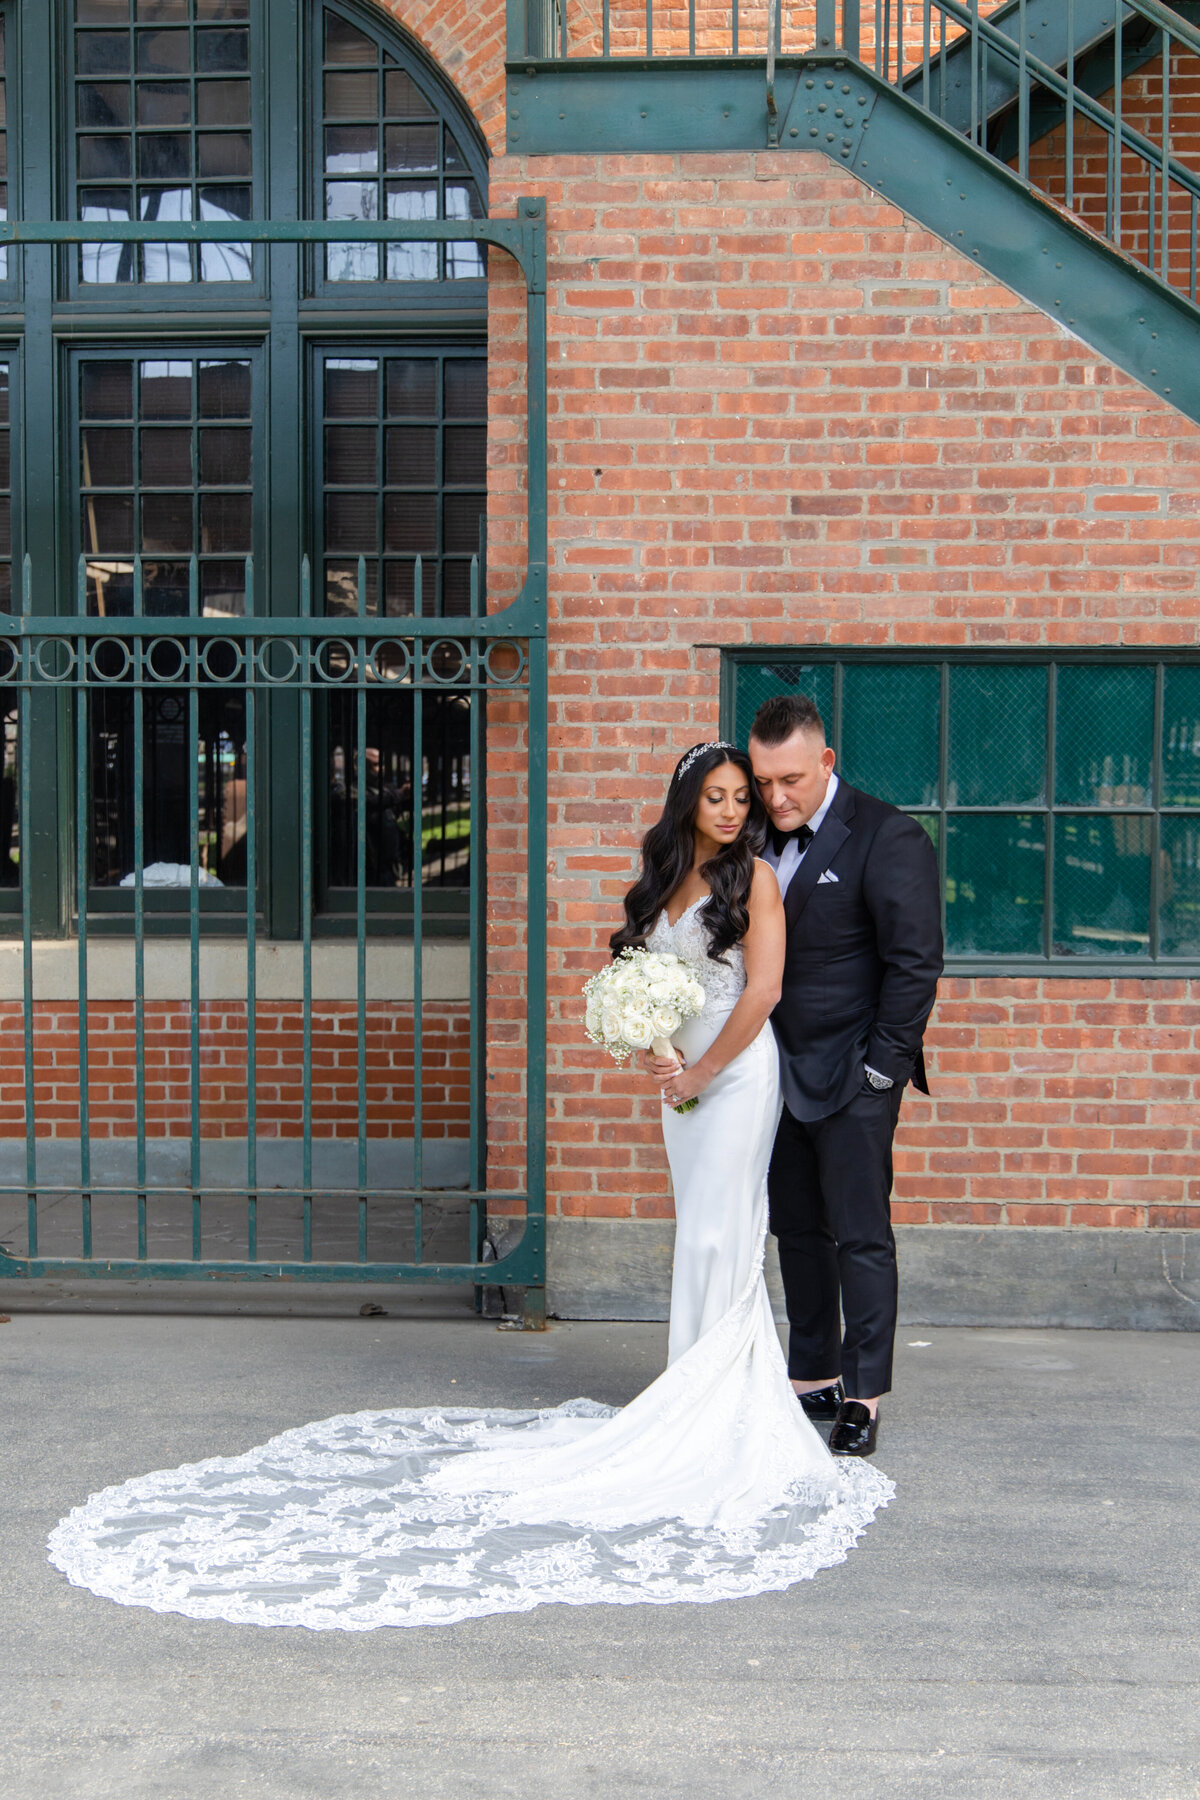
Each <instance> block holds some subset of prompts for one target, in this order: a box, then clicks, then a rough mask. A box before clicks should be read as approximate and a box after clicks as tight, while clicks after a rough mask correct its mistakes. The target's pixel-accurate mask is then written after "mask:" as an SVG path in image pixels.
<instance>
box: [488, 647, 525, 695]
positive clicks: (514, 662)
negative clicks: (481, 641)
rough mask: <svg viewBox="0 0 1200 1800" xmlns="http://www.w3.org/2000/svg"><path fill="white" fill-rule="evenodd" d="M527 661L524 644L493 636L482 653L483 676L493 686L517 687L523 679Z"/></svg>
mask: <svg viewBox="0 0 1200 1800" xmlns="http://www.w3.org/2000/svg"><path fill="white" fill-rule="evenodd" d="M528 662H529V658H528V657H527V656H526V654H525V646H524V644H517V643H514V642H513V641H512V639H511V638H493V640H492V642H491V643H490V644H489V645H488V646H487V649H486V650H485V651H484V653H483V669H484V676H485V678H486V680H487V681H488V682H489V683H491V685H492V686H494V687H517V686H518V685H519V684H520V683H521V682H523V681H524V679H525V670H526V668H527V666H528Z"/></svg>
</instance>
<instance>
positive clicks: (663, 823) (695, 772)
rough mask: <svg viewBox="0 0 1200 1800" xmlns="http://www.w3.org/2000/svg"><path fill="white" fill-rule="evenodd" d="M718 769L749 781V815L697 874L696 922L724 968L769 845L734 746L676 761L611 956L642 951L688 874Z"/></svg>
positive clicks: (696, 748) (744, 760)
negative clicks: (725, 767)
mask: <svg viewBox="0 0 1200 1800" xmlns="http://www.w3.org/2000/svg"><path fill="white" fill-rule="evenodd" d="M722 763H732V764H733V765H734V767H735V768H736V769H740V770H741V772H742V774H743V775H744V776H745V777H746V786H747V787H748V788H749V790H750V812H749V815H748V817H747V819H746V823H745V825H744V826H743V827H742V829H741V831H740V832H739V833H738V835H737V837H736V838H734V840H733V842H732V843H731V844H724V845H722V847H721V849H720V850H718V852H717V854H716V855H715V856H710V857H709V859H708V861H707V862H706V863H704V864H703V865H702V868H701V873H702V875H703V876H704V879H705V881H707V883H708V886H709V896H708V899H707V900H706V901H705V902H704V906H703V907H702V909H701V914H700V916H701V918H702V919H703V920H704V924H705V927H706V928H707V932H708V940H709V944H708V954H709V955H710V956H711V957H712V959H713V961H714V962H722V961H723V960H724V956H725V952H726V950H728V949H729V948H730V946H731V945H733V944H736V943H738V942H739V940H740V939H742V938H744V937H745V935H746V933H747V931H748V930H749V929H750V908H749V904H748V902H749V899H750V884H751V882H752V881H753V879H754V858H755V857H756V856H757V854H758V852H759V851H760V850H761V849H762V847H763V844H764V843H765V842H766V836H767V812H766V808H765V807H764V805H763V803H762V801H761V800H760V798H759V795H758V789H757V788H756V787H755V785H754V771H753V769H752V768H751V767H750V758H749V757H748V756H747V755H746V752H745V751H744V750H738V749H737V748H736V747H735V746H734V745H732V744H711V745H706V744H694V745H693V746H692V748H691V749H690V750H688V751H687V752H686V753H685V754H684V755H683V756H682V757H680V759H679V763H678V765H677V766H676V769H675V773H674V775H672V777H671V785H670V787H669V788H668V789H667V801H666V805H665V806H664V807H663V810H662V816H661V817H660V818H659V819H658V820H657V822H656V823H655V824H653V825H652V826H651V827H650V829H649V831H648V832H647V833H646V835H645V837H644V838H643V839H642V872H641V874H640V876H639V877H638V879H637V880H636V881H635V882H634V884H633V886H632V887H631V888H630V890H629V892H628V893H627V894H626V896H625V923H624V925H623V926H622V927H621V929H620V931H614V933H613V935H612V937H611V938H610V939H609V943H610V945H611V947H612V953H613V955H614V956H616V955H618V954H619V953H620V951H622V950H626V949H631V948H632V949H639V950H640V949H641V948H642V947H643V946H644V945H645V942H646V934H647V933H648V932H649V931H650V930H651V929H652V928H653V925H654V921H655V920H656V919H657V918H658V915H659V913H660V912H661V911H662V909H663V907H664V906H665V905H666V903H667V901H668V900H669V899H670V897H671V895H672V894H673V893H674V892H675V890H676V888H677V887H679V885H680V884H681V882H683V881H684V880H686V878H687V876H688V874H689V873H690V871H691V867H692V862H693V860H694V858H695V854H696V839H695V821H696V808H697V806H698V805H699V803H700V796H701V794H702V793H703V791H704V786H705V783H706V782H707V780H708V777H709V776H710V775H711V774H712V772H713V770H714V769H718V768H720V766H721V764H722Z"/></svg>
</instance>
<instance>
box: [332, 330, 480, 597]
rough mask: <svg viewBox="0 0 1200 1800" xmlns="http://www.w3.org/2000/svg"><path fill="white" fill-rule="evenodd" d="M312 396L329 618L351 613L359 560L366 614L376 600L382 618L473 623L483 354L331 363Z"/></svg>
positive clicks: (352, 359) (335, 358) (477, 558)
mask: <svg viewBox="0 0 1200 1800" xmlns="http://www.w3.org/2000/svg"><path fill="white" fill-rule="evenodd" d="M319 395H320V409H321V433H322V436H321V442H322V447H323V458H324V461H323V481H322V494H323V496H324V501H323V535H324V542H323V560H324V570H325V609H326V611H327V612H329V613H353V612H355V611H357V608H358V568H359V558H360V557H362V558H364V559H365V568H366V588H367V591H366V597H365V607H366V611H367V612H369V613H375V612H378V611H379V609H380V596H381V595H382V608H383V612H384V614H385V616H393V615H394V616H397V617H407V616H411V615H413V614H435V615H438V616H441V617H447V618H450V617H462V616H464V615H466V614H469V613H470V612H471V610H472V583H473V581H474V582H476V583H477V582H478V581H479V579H480V574H479V563H480V561H481V560H482V550H483V532H484V517H485V511H486V504H487V364H486V362H485V360H484V358H483V355H482V354H477V355H474V356H470V355H463V354H461V353H458V354H455V355H448V356H438V355H424V356H422V355H390V356H353V357H348V356H343V355H336V356H334V355H331V356H327V357H325V358H324V359H323V362H322V364H321V367H320V374H319ZM472 559H474V560H475V568H474V570H473V568H472ZM418 584H419V590H420V591H419V592H418ZM477 606H478V602H476V609H477Z"/></svg>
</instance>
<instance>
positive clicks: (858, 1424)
mask: <svg viewBox="0 0 1200 1800" xmlns="http://www.w3.org/2000/svg"><path fill="white" fill-rule="evenodd" d="M878 1436H879V1418H878V1415H876V1417H875V1418H872V1417H871V1409H870V1407H869V1406H864V1405H863V1403H862V1401H861V1400H844V1401H843V1402H842V1404H841V1406H840V1407H839V1408H838V1416H837V1418H836V1419H835V1420H834V1422H833V1430H832V1431H831V1432H830V1434H829V1448H830V1449H831V1450H832V1451H833V1454H834V1455H835V1456H873V1455H874V1454H875V1440H876V1438H877V1437H878Z"/></svg>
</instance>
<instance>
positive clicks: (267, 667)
mask: <svg viewBox="0 0 1200 1800" xmlns="http://www.w3.org/2000/svg"><path fill="white" fill-rule="evenodd" d="M299 670H300V651H299V649H298V648H297V646H296V644H295V643H294V642H293V640H292V639H291V638H265V639H264V640H263V642H262V643H261V644H259V645H257V646H256V648H255V651H254V674H255V679H256V680H258V681H263V682H265V683H266V684H267V685H268V686H269V687H285V686H286V685H287V684H288V682H291V681H294V680H295V679H296V676H297V674H298V673H299Z"/></svg>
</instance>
